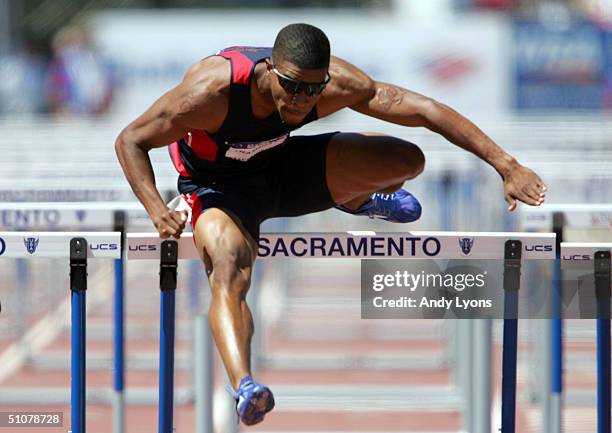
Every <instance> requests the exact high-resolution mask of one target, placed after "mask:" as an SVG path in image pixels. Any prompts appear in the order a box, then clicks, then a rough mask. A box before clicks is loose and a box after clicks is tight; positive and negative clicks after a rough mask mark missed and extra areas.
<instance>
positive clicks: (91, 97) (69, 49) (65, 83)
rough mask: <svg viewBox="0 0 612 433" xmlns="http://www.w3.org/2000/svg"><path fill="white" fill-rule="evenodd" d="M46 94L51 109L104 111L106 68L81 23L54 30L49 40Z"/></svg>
mask: <svg viewBox="0 0 612 433" xmlns="http://www.w3.org/2000/svg"><path fill="white" fill-rule="evenodd" d="M52 49H53V60H52V62H51V66H50V68H49V76H48V82H47V84H48V86H49V87H48V97H49V106H50V109H51V111H52V112H54V113H58V114H67V115H74V114H76V115H97V114H102V113H105V112H107V111H108V109H109V106H110V104H111V101H112V96H113V80H112V77H111V73H110V69H109V68H108V66H107V65H106V64H105V62H104V61H103V60H102V57H101V56H100V55H99V54H98V52H97V51H96V49H95V48H94V47H93V45H92V43H91V41H90V38H89V35H88V33H87V31H86V30H85V28H84V27H83V26H77V25H72V26H68V27H65V28H63V29H61V30H60V31H58V32H57V34H56V35H55V37H54V38H53V43H52Z"/></svg>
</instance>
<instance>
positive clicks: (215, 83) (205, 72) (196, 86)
mask: <svg viewBox="0 0 612 433" xmlns="http://www.w3.org/2000/svg"><path fill="white" fill-rule="evenodd" d="M183 82H184V83H186V84H187V85H188V86H189V87H190V88H191V89H190V90H191V91H193V92H196V93H202V94H205V95H208V96H222V95H226V96H227V94H228V92H229V87H230V84H231V65H230V64H229V62H228V61H227V59H225V58H223V57H221V56H210V57H206V58H204V59H202V60H200V61H199V62H197V63H195V64H193V65H192V66H191V67H190V68H189V70H188V71H187V73H186V74H185V78H184V80H183Z"/></svg>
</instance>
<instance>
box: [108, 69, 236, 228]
mask: <svg viewBox="0 0 612 433" xmlns="http://www.w3.org/2000/svg"><path fill="white" fill-rule="evenodd" d="M228 83H229V63H228V62H227V61H225V60H223V59H221V58H218V57H211V58H208V59H205V60H203V61H201V62H200V63H198V64H196V65H194V66H193V67H192V68H190V70H189V71H188V72H187V74H186V75H185V77H184V79H183V81H182V82H181V83H180V84H179V85H178V86H177V87H175V88H174V89H172V90H170V91H169V92H167V93H166V94H164V95H163V96H162V97H161V98H159V99H158V100H157V101H155V103H154V104H153V105H152V106H151V107H150V108H149V109H148V110H147V111H146V112H145V113H144V114H142V115H141V116H140V117H138V118H137V119H136V120H134V121H133V122H132V123H130V124H129V125H128V126H127V127H126V128H125V129H124V130H123V131H121V133H120V134H119V136H118V137H117V140H116V142H115V151H116V153H117V157H118V158H119V162H120V164H121V167H122V168H123V172H124V173H125V176H126V178H127V180H128V182H129V184H130V186H131V187H132V190H133V191H134V194H136V196H137V197H138V199H139V200H140V201H141V203H142V204H143V206H144V207H145V209H146V210H147V213H148V214H149V216H150V217H151V219H152V220H153V223H154V224H155V226H156V227H157V228H158V230H160V234H161V235H162V237H164V236H165V235H167V234H175V233H172V228H177V227H178V226H177V227H175V226H176V224H175V222H173V221H172V220H173V219H175V217H174V216H173V214H172V212H168V210H167V209H166V205H165V204H164V201H163V199H162V197H161V195H160V193H159V191H158V190H157V188H156V186H155V175H154V173H153V168H152V166H151V159H150V158H149V154H148V152H149V150H151V149H154V148H157V147H163V146H167V145H169V144H170V143H173V142H174V141H177V140H178V139H180V138H181V137H183V136H184V135H186V134H187V132H189V131H190V130H191V129H207V130H215V129H217V128H218V126H219V125H220V124H221V122H222V120H223V117H225V112H226V110H227V100H226V97H225V94H224V89H225V88H226V87H227V84H228ZM179 226H180V224H179ZM166 229H167V230H169V231H167V232H164V230H166ZM177 231H178V232H179V234H180V230H177Z"/></svg>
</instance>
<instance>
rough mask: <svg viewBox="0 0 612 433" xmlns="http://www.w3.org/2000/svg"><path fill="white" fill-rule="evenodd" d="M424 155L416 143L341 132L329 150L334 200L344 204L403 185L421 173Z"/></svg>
mask: <svg viewBox="0 0 612 433" xmlns="http://www.w3.org/2000/svg"><path fill="white" fill-rule="evenodd" d="M424 164H425V157H424V155H423V152H422V151H421V150H420V149H419V148H418V146H416V145H415V144H413V143H410V142H408V141H405V140H402V139H399V138H396V137H391V136H388V135H383V134H375V133H340V134H336V135H334V136H333V138H332V139H331V140H330V142H329V145H328V147H327V157H326V178H327V185H328V188H329V191H330V194H331V197H332V199H333V200H334V202H336V203H345V202H347V201H350V200H353V199H355V198H357V197H359V196H361V195H363V194H366V193H374V192H377V191H381V190H384V189H385V188H388V187H390V186H392V185H397V184H402V183H403V182H404V181H406V180H408V179H411V178H413V177H415V176H417V175H418V174H420V173H421V171H422V170H423V167H424Z"/></svg>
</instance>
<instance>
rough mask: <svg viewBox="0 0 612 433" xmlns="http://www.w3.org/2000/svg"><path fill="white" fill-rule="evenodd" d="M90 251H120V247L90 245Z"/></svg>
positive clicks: (113, 245) (114, 245)
mask: <svg viewBox="0 0 612 433" xmlns="http://www.w3.org/2000/svg"><path fill="white" fill-rule="evenodd" d="M89 249H90V250H92V251H96V250H118V249H119V245H117V244H89Z"/></svg>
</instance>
